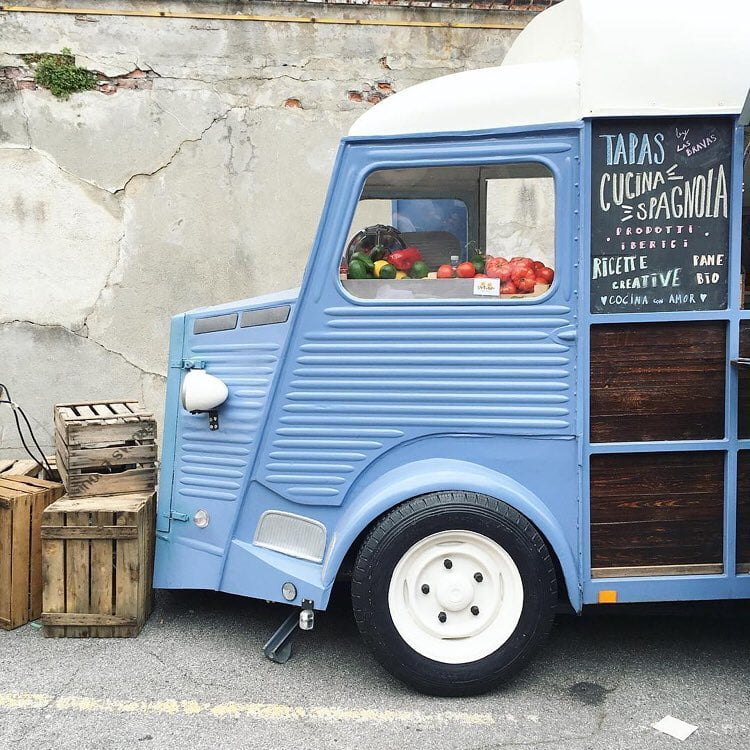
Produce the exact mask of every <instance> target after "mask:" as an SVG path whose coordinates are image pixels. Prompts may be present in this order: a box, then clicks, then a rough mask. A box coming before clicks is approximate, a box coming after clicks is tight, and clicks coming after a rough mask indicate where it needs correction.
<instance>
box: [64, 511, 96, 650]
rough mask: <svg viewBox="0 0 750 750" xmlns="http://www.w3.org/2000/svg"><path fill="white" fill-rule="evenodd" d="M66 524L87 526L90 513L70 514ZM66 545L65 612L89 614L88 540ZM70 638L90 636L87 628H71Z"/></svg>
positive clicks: (70, 540) (74, 540)
mask: <svg viewBox="0 0 750 750" xmlns="http://www.w3.org/2000/svg"><path fill="white" fill-rule="evenodd" d="M65 520H66V524H72V525H75V526H85V525H87V524H88V523H89V513H68V514H66V517H65ZM64 544H65V567H66V577H65V611H66V612H75V613H76V614H88V613H89V605H90V602H89V584H90V565H89V542H88V541H86V540H77V539H68V540H66V541H65V542H64ZM66 635H67V636H68V637H70V638H85V637H87V636H88V635H89V631H88V629H87V628H74V627H70V628H68V629H67V631H66Z"/></svg>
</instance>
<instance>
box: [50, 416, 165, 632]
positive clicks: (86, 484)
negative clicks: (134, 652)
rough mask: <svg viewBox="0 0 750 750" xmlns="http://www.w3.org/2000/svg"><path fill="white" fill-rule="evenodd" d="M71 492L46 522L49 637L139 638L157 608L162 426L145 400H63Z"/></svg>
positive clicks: (60, 455)
mask: <svg viewBox="0 0 750 750" xmlns="http://www.w3.org/2000/svg"><path fill="white" fill-rule="evenodd" d="M55 456H56V461H57V467H58V470H59V471H60V475H61V477H62V479H63V481H64V483H65V487H66V489H67V496H65V497H63V498H62V499H60V500H58V501H57V502H55V503H53V504H52V505H51V506H49V507H48V508H47V509H46V510H45V512H44V518H43V523H42V553H43V560H44V566H43V579H44V613H43V615H42V622H43V624H44V634H45V636H47V637H52V638H56V637H73V638H75V637H78V638H80V637H99V638H102V637H126V636H134V635H137V634H138V633H139V631H140V629H141V627H142V626H143V624H144V623H145V621H146V619H147V618H148V616H149V614H150V612H151V603H152V588H151V580H152V577H153V549H154V527H155V514H156V507H155V494H154V487H155V484H156V422H155V420H154V416H153V414H152V413H151V412H148V411H146V410H144V409H143V408H142V407H141V406H140V405H139V404H138V402H137V401H107V402H90V403H85V404H59V405H58V406H56V407H55Z"/></svg>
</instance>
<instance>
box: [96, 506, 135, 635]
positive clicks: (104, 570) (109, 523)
mask: <svg viewBox="0 0 750 750" xmlns="http://www.w3.org/2000/svg"><path fill="white" fill-rule="evenodd" d="M94 520H95V522H96V523H97V524H98V527H99V528H100V529H107V530H113V531H118V530H119V533H122V532H123V531H125V530H126V529H127V530H128V531H130V530H132V532H133V533H134V534H135V533H137V531H138V529H137V528H136V527H135V526H132V527H131V526H128V527H126V526H115V525H114V516H113V514H112V513H111V512H106V511H100V512H99V513H96V514H95V517H94ZM114 544H116V543H115V542H113V541H112V540H111V539H107V538H106V537H101V538H98V539H94V540H92V542H91V610H92V611H93V612H96V613H97V615H98V616H100V617H107V618H112V617H114V602H113V596H112V594H113V590H112V587H113V582H114V581H113V579H114V570H113V567H112V560H113V554H114ZM118 624H120V625H122V624H124V623H114V622H107V623H102V624H101V625H100V626H99V627H97V628H96V630H95V632H92V633H91V635H93V636H96V637H98V638H111V637H112V635H113V632H114V631H113V630H112V628H111V627H107V625H118Z"/></svg>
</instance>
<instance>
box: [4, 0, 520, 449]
mask: <svg viewBox="0 0 750 750" xmlns="http://www.w3.org/2000/svg"><path fill="white" fill-rule="evenodd" d="M73 4H74V3H69V4H68V5H73ZM101 5H111V6H112V7H121V8H125V7H141V8H142V7H156V6H157V5H158V9H161V10H163V9H169V8H172V9H175V10H181V9H183V8H184V7H187V6H186V5H185V4H179V3H163V2H162V3H158V4H156V3H153V2H151V3H149V2H145V1H142V2H138V3H133V2H122V3H114V4H113V3H108V2H103V3H101ZM284 5H285V4H284V3H276V4H271V3H264V2H253V3H242V2H239V3H233V4H232V8H233V10H234V11H236V12H244V13H255V14H272V15H283V14H284V12H285V11H287V8H284V7H282V6H284ZM290 5H293V4H290ZM84 7H85V6H84ZM189 7H190V10H192V11H194V12H201V11H202V10H204V9H205V10H211V9H212V7H213V6H210V5H208V4H205V5H203V4H201V3H199V2H193V3H190V4H189ZM298 12H299V8H291V12H288V14H294V13H298ZM326 12H327V14H328V15H329V16H330V15H335V14H337V13H338V14H350V15H351V14H352V13H358V14H360V15H361V14H363V13H366V14H367V16H368V17H378V18H389V17H390V18H409V19H411V20H419V19H420V18H427V19H428V20H451V19H453V20H456V12H452V11H447V10H445V11H440V12H436V11H431V10H426V9H425V10H416V9H415V10H409V11H404V10H401V9H393V8H387V7H383V8H376V7H369V8H356V9H351V8H349V9H346V8H344V9H339V8H333V7H329V8H326ZM527 18H528V16H524V15H523V14H519V13H508V14H503V13H498V12H494V13H492V14H491V17H489V18H488V15H487V14H482V13H464V14H462V15H461V17H460V19H458V20H469V21H473V22H480V23H481V22H482V21H488V20H489V21H491V22H494V23H497V22H500V21H502V20H503V19H505V20H509V21H511V22H514V23H518V22H519V20H522V21H523V20H527ZM516 33H517V32H514V31H503V30H482V29H447V28H442V29H439V28H438V29H436V28H399V27H387V26H334V25H331V26H328V25H326V26H323V25H309V24H279V23H255V22H251V23H243V22H236V21H212V20H190V19H169V20H165V19H150V18H137V17H124V16H112V17H95V16H86V15H81V16H73V15H44V14H32V13H0V68H2V67H5V68H6V71H11V70H13V71H14V72H13V73H12V76H13V77H14V78H15V79H16V80H15V82H14V80H11V79H10V78H8V79H7V80H4V81H3V80H0V215H1V216H2V222H0V357H1V360H0V382H4V383H6V384H7V385H8V386H9V387H10V388H11V392H12V395H13V397H14V399H15V400H16V401H18V402H19V403H20V404H21V405H22V406H24V408H25V409H26V411H27V413H28V414H29V416H30V418H31V419H32V422H33V424H34V425H35V427H36V428H38V432H39V438H40V441H41V442H42V444H43V447H44V448H45V449H49V448H51V447H52V443H53V436H52V434H51V412H52V406H53V404H54V403H56V402H63V401H76V400H81V401H90V400H94V399H98V398H101V399H105V398H118V397H122V398H127V397H137V398H139V399H141V400H142V401H143V402H144V403H145V404H146V405H147V406H148V407H150V408H151V409H153V410H154V411H155V412H156V413H157V415H158V416H159V417H161V412H162V402H163V397H164V384H165V378H164V376H165V373H166V359H167V343H168V326H169V318H170V316H171V315H173V314H175V313H178V312H182V311H184V310H188V309H191V308H194V307H198V306H200V305H208V304H215V303H220V302H226V301H230V300H233V299H242V298H245V297H250V296H254V295H258V294H262V293H266V292H271V291H276V290H279V289H285V288H289V287H292V286H295V285H297V284H298V283H299V281H300V279H301V276H302V272H303V270H304V266H305V263H306V260H307V255H308V252H309V247H310V244H311V242H312V239H313V236H314V233H315V230H316V226H317V221H318V216H319V212H320V209H321V206H322V202H323V198H324V195H325V190H326V186H327V182H328V178H329V174H330V170H331V166H332V163H333V159H334V156H335V153H336V149H337V146H338V140H339V138H340V137H341V136H342V135H344V134H345V133H346V132H347V130H348V128H349V126H350V125H351V123H352V122H353V121H354V120H355V119H356V118H357V117H358V116H359V115H360V114H361V113H362V112H363V111H365V110H366V109H367V108H369V107H371V106H373V104H372V102H377V101H378V100H379V99H380V98H382V97H383V96H386V95H388V94H389V93H390V92H392V91H399V90H401V89H403V88H406V87H407V86H409V85H411V84H414V83H417V82H419V81H422V80H425V79H428V78H433V77H435V76H439V75H444V74H446V73H450V72H455V71H458V70H464V69H466V68H470V67H485V66H488V65H495V64H498V63H499V62H500V61H501V60H502V58H503V56H504V54H505V52H506V51H507V48H508V47H509V45H510V43H511V42H512V40H513V38H514V36H515V34H516ZM63 47H70V48H71V50H72V51H73V52H74V54H75V55H76V58H77V62H78V63H79V64H80V65H83V66H85V67H88V68H90V69H92V70H96V71H98V72H99V74H100V78H101V77H106V76H110V77H113V80H112V81H110V82H109V83H108V82H107V81H106V80H105V81H100V88H99V90H97V91H91V92H86V93H82V94H76V95H74V96H72V97H71V98H70V99H69V100H67V101H58V100H56V99H55V98H54V97H53V96H52V95H51V94H49V92H47V91H45V90H43V89H39V88H34V85H33V82H32V81H31V80H28V79H29V76H28V71H27V70H24V69H23V65H24V63H23V62H22V60H21V58H20V57H19V55H21V54H23V53H29V52H45V51H50V52H57V51H60V50H61V49H62V48H63ZM134 71H135V72H134ZM7 75H8V76H10V75H11V73H7ZM131 75H133V76H141V75H146V76H148V79H149V81H148V85H147V86H146V85H144V86H135V85H132V84H127V86H126V83H122V81H117V80H114V77H116V76H123V77H124V78H123V80H125V81H126V82H127V81H128V80H131V78H130V76H131ZM103 93H109V94H113V95H110V96H105V95H103ZM9 417H10V415H9V413H8V412H5V411H4V412H0V447H1V448H2V452H3V455H21V453H22V451H21V449H20V445H19V442H18V439H17V437H16V435H15V430H14V428H13V427H12V422H11V419H10V418H9Z"/></svg>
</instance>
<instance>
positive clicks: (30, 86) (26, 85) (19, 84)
mask: <svg viewBox="0 0 750 750" xmlns="http://www.w3.org/2000/svg"><path fill="white" fill-rule="evenodd" d="M16 88H17V89H18V90H19V91H21V90H24V89H25V90H28V91H34V90H36V88H37V85H36V83H35V82H34V81H27V80H20V81H16Z"/></svg>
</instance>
